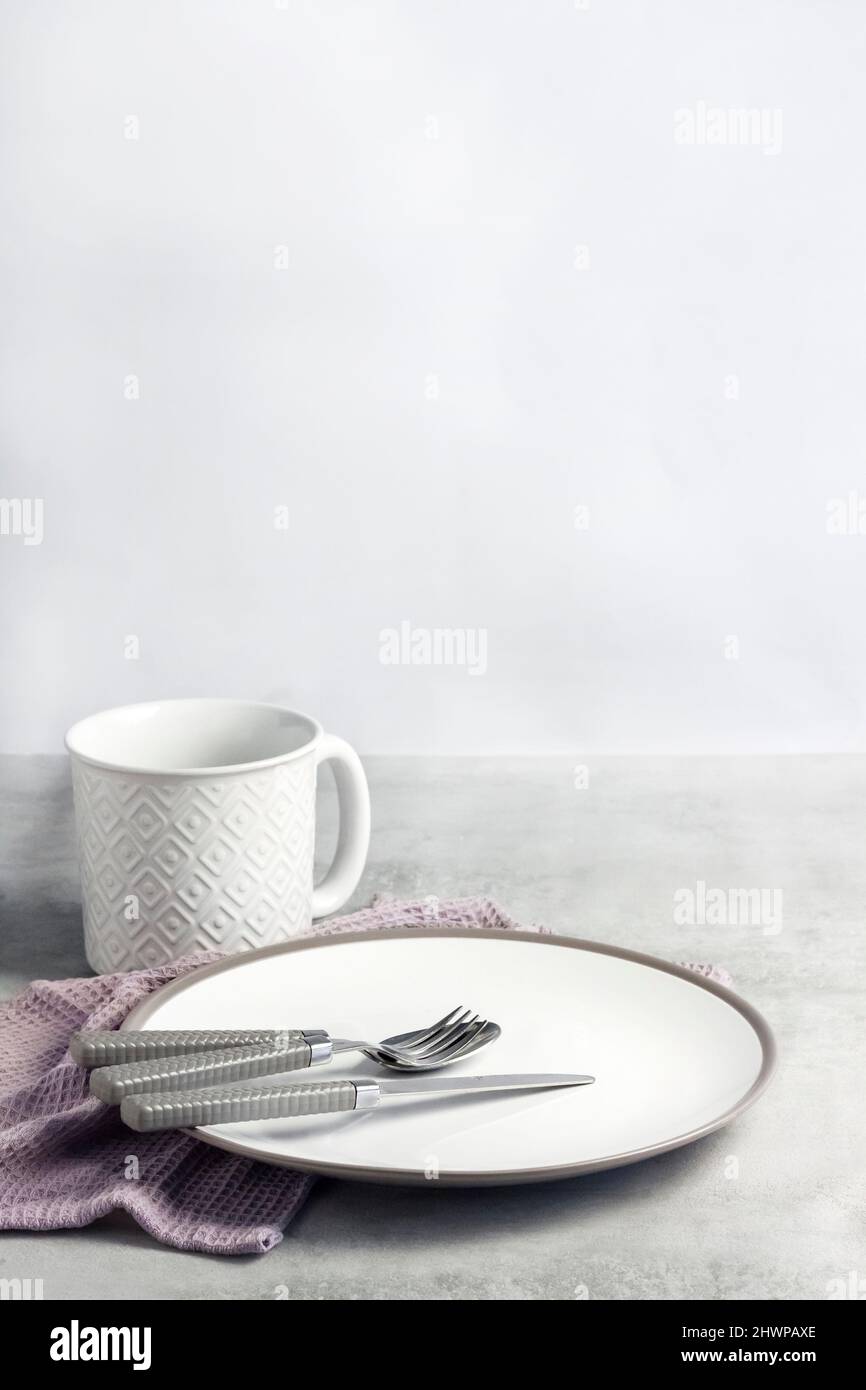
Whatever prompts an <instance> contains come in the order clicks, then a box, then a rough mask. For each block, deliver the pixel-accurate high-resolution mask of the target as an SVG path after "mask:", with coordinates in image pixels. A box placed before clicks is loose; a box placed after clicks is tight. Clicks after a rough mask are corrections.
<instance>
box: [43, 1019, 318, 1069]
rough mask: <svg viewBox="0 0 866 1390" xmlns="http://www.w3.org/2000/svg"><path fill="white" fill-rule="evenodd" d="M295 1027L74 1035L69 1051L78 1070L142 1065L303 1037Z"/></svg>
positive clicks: (273, 1043)
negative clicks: (282, 1028)
mask: <svg viewBox="0 0 866 1390" xmlns="http://www.w3.org/2000/svg"><path fill="white" fill-rule="evenodd" d="M303 1036H304V1035H303V1032H302V1031H301V1030H300V1029H298V1028H291V1029H285V1030H282V1031H281V1030H279V1029H276V1028H233V1029H226V1028H213V1029H211V1028H196V1029H186V1030H182V1029H181V1030H175V1029H172V1030H170V1031H169V1032H165V1031H160V1030H159V1029H158V1028H155V1029H154V1030H153V1031H152V1032H148V1031H146V1030H145V1031H144V1032H139V1033H136V1032H133V1031H130V1032H128V1033H119V1032H105V1033H88V1032H83V1033H73V1035H72V1039H71V1041H70V1043H69V1051H70V1052H71V1053H72V1059H73V1061H75V1062H77V1063H78V1065H79V1066H81V1067H111V1066H114V1065H115V1064H116V1063H120V1062H144V1061H150V1060H152V1059H153V1058H155V1057H187V1056H189V1054H190V1053H193V1052H213V1051H215V1050H216V1049H217V1048H218V1047H252V1046H259V1047H261V1046H262V1044H265V1045H267V1044H270V1046H272V1047H277V1046H279V1045H280V1044H282V1043H283V1042H289V1041H291V1042H297V1041H298V1039H299V1038H303Z"/></svg>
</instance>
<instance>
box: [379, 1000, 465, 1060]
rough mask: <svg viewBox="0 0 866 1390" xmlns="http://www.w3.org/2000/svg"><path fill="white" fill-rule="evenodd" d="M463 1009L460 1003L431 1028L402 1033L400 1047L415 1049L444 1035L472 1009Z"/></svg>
mask: <svg viewBox="0 0 866 1390" xmlns="http://www.w3.org/2000/svg"><path fill="white" fill-rule="evenodd" d="M461 1009H462V1005H458V1006H457V1008H456V1009H452V1010H451V1012H450V1014H446V1015H445V1017H444V1018H440V1019H439V1021H438V1022H437V1023H433V1024H431V1026H430V1027H429V1028H418V1029H417V1030H416V1031H415V1032H414V1033H404V1034H402V1036H401V1038H400V1047H401V1048H409V1049H410V1050H411V1051H414V1050H415V1049H416V1048H419V1047H423V1046H424V1045H425V1044H426V1043H428V1042H430V1041H431V1040H432V1039H434V1038H438V1037H442V1036H444V1034H445V1033H447V1032H448V1031H449V1029H451V1028H453V1027H455V1026H456V1025H457V1024H459V1023H460V1021H461V1020H462V1019H465V1018H467V1017H468V1015H469V1012H470V1011H469V1010H468V1009H466V1010H464V1011H463V1012H462V1013H461ZM393 1045H394V1044H392V1046H393Z"/></svg>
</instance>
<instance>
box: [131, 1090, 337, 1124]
mask: <svg viewBox="0 0 866 1390" xmlns="http://www.w3.org/2000/svg"><path fill="white" fill-rule="evenodd" d="M356 1099H357V1092H356V1090H355V1087H354V1085H353V1084H352V1082H351V1081H319V1082H315V1081H311V1082H309V1083H307V1084H304V1085H300V1086H244V1087H242V1088H240V1089H238V1090H230V1089H226V1088H223V1087H215V1088H214V1089H213V1090H210V1091H179V1092H177V1093H176V1094H175V1093H173V1092H169V1093H168V1094H166V1093H165V1092H161V1093H158V1094H156V1095H148V1096H127V1097H126V1099H125V1100H123V1101H122V1102H121V1106H120V1118H121V1119H122V1120H123V1122H124V1124H127V1125H129V1127H130V1129H136V1130H138V1131H139V1132H140V1133H149V1132H151V1131H153V1130H158V1129H189V1128H191V1127H192V1126H194V1125H235V1124H241V1123H243V1122H244V1121H245V1120H280V1119H285V1118H288V1117H290V1116H295V1115H332V1114H336V1113H337V1111H340V1110H354V1109H355V1101H356Z"/></svg>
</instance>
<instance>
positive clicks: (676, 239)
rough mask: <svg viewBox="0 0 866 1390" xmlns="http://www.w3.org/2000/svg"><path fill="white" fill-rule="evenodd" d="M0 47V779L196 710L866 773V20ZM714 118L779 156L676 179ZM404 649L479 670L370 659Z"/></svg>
mask: <svg viewBox="0 0 866 1390" xmlns="http://www.w3.org/2000/svg"><path fill="white" fill-rule="evenodd" d="M0 14H2V18H0V51H2V54H3V57H2V70H3V82H2V86H0V103H2V110H0V129H2V153H0V189H2V196H3V201H4V204H5V206H4V211H3V216H2V220H0V250H2V302H3V315H2V317H3V325H2V415H0V421H2V475H0V495H2V496H3V497H4V498H6V499H27V498H41V499H42V500H43V503H44V535H43V537H42V543H41V544H39V545H26V544H25V543H24V542H25V539H26V537H25V536H23V535H22V534H20V529H19V533H18V534H16V533H15V532H16V525H15V518H14V514H13V513H12V512H9V513H8V516H9V518H10V520H9V521H8V524H7V526H6V530H7V531H8V532H9V534H5V535H2V536H0V583H2V637H0V641H2V653H3V670H4V677H3V681H2V684H0V746H2V748H4V749H6V750H11V751H32V750H40V749H54V748H57V747H59V743H60V739H61V735H62V731H63V729H64V728H65V726H66V725H67V724H68V723H69V722H71V721H72V719H74V718H76V717H78V716H79V715H81V714H83V713H85V712H88V711H90V710H92V709H96V708H100V707H103V706H105V705H109V704H114V703H118V702H125V701H129V700H136V699H143V698H151V697H154V696H157V695H163V694H167V695H179V694H184V693H190V694H193V693H195V694H201V693H213V694H243V695H250V696H253V697H256V698H261V699H274V700H286V701H289V702H291V703H293V704H296V705H298V706H300V707H301V708H304V709H309V710H310V711H311V712H313V713H316V714H318V715H319V717H320V718H321V719H322V720H323V721H324V722H326V723H327V724H328V726H329V727H331V728H332V729H333V730H334V731H335V732H339V733H342V734H344V735H345V736H346V737H348V738H350V739H352V740H353V741H354V742H355V743H356V744H357V746H358V747H359V748H360V749H361V750H362V751H397V750H399V751H416V750H417V751H443V752H466V751H482V752H496V751H501V750H511V751H516V752H522V751H554V750H555V751H559V752H561V751H565V752H571V751H574V752H575V753H580V752H582V751H593V750H595V751H604V750H607V751H634V750H648V751H654V750H675V751H692V750H698V749H703V750H708V751H733V750H742V751H755V750H773V751H789V750H800V749H820V750H823V749H849V748H862V747H863V746H864V734H866V729H864V719H863V698H864V690H866V643H864V641H863V625H862V594H863V576H864V566H866V535H861V534H859V520H858V518H857V516H856V506H857V505H858V503H859V496H860V494H859V493H858V491H857V490H858V489H860V490H861V491H862V494H863V496H864V497H866V414H864V399H863V383H864V367H866V351H864V348H866V184H864V181H863V177H862V171H863V163H864V145H866V83H864V81H863V75H864V63H866V11H864V9H863V7H862V6H861V5H860V4H858V3H856V0H848V2H847V3H842V2H841V0H821V3H812V4H805V3H792V0H777V2H776V3H774V2H773V0H748V2H746V0H741V2H740V3H736V2H734V3H731V4H727V5H716V4H707V3H695V0H657V2H656V3H637V2H636V0H591V6H586V5H585V4H581V3H578V4H577V5H575V3H574V0H505V2H504V0H436V3H434V4H416V3H410V0H401V2H400V3H397V2H396V0H379V3H376V4H374V5H356V4H348V3H347V4H336V3H331V2H330V0H319V2H318V3H312V2H311V3H307V4H305V3H295V0H287V3H286V4H285V5H282V3H281V0H278V3H277V4H274V3H273V2H272V0H252V2H251V0H245V2H244V3H241V0H237V3H232V4H229V3H218V2H216V0H208V2H207V3H206V0H183V3H177V0H148V3H147V4H140V5H131V4H118V3H117V0H91V2H90V3H88V0H75V3H72V0H57V2H56V3H51V4H41V5H33V4H31V3H28V0H4V4H3V6H2V12H0ZM701 103H705V104H706V106H707V107H709V108H713V107H717V108H720V109H721V110H722V112H723V113H728V112H730V111H733V110H736V109H738V108H753V109H755V110H763V111H764V112H765V113H766V123H765V125H764V126H763V127H761V126H760V125H758V126H756V127H755V129H754V130H753V131H752V132H751V137H750V138H751V143H750V142H749V140H748V139H747V140H746V142H745V143H743V142H742V141H740V137H739V135H738V130H739V127H738V126H737V125H736V122H735V118H731V119H732V120H733V121H734V124H732V125H731V124H729V125H727V126H725V125H724V122H723V123H722V129H723V130H724V131H726V132H728V133H730V134H731V136H732V138H733V139H734V141H735V143H733V144H727V145H725V146H720V145H718V144H713V145H709V144H699V143H692V144H688V143H678V138H677V137H678V135H679V137H680V140H682V139H683V138H684V137H683V131H684V129H685V131H686V136H685V138H688V123H687V121H686V124H685V126H684V124H683V121H684V118H683V117H682V116H680V117H679V118H678V117H677V116H676V115H675V113H676V112H678V111H680V112H682V111H683V110H685V111H686V112H690V113H692V116H693V117H694V120H695V121H696V122H697V123H698V124H699V123H700V121H701V120H702V119H704V118H703V117H702V116H701V112H702V111H703V110H704V108H703V107H701V105H700V104H701ZM726 119H727V117H726ZM779 121H781V125H780V126H779V125H778V122H779ZM695 129H696V132H697V126H696V127H695ZM762 131H763V133H762ZM779 135H781V140H780V139H779ZM136 136H137V138H130V137H136ZM695 138H696V139H697V138H699V135H698V133H696V136H695ZM779 146H781V147H779ZM131 377H135V378H136V379H137V386H138V391H139V397H138V399H128V396H129V395H130V393H131V392H133V393H134V384H133V386H132V387H131V386H130V383H129V379H130V378H131ZM851 492H853V493H854V494H855V497H854V507H855V513H852V515H853V516H854V521H853V524H852V523H851V522H850V521H848V522H846V521H845V520H842V521H841V522H840V521H839V518H836V521H835V523H834V522H833V521H832V520H831V517H832V516H833V515H835V514H830V516H828V510H827V506H828V502H832V499H836V498H840V499H841V498H847V496H848V494H849V493H851ZM280 507H285V508H287V512H286V513H285V515H286V516H287V518H288V525H287V529H285V530H281V529H278V528H277V527H275V525H274V521H275V517H279V516H281V515H282V514H281V513H278V512H277V511H276V509H278V508H280ZM577 508H588V513H584V512H579V511H578V512H576V509H577ZM828 520H831V530H830V531H828ZM576 522H577V525H576V524H575V523H576ZM834 524H835V525H836V529H837V530H838V529H840V526H841V529H842V530H843V531H844V530H845V529H846V527H847V532H848V533H847V534H835V533H833V530H832V526H833V525H834ZM584 525H585V529H581V526H584ZM864 529H866V521H864ZM402 620H408V621H409V622H411V623H412V624H413V626H414V627H421V628H428V629H434V628H449V629H451V628H460V629H470V630H473V631H474V630H477V629H484V630H485V631H486V634H487V669H486V673H485V674H483V675H472V674H470V672H469V671H468V670H467V669H466V668H465V667H453V668H443V667H435V666H433V667H431V666H426V667H416V666H385V665H382V664H381V662H380V632H381V630H382V629H384V628H390V627H396V626H397V625H398V624H399V623H400V622H401V621H402ZM129 637H134V638H136V639H137V640H138V643H139V654H138V657H137V659H129V653H130V651H132V652H134V651H135V647H134V645H133V646H132V647H130V645H129V644H128V643H127V639H128V638H129ZM730 639H736V641H732V640H730Z"/></svg>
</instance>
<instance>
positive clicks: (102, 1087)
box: [90, 1038, 313, 1105]
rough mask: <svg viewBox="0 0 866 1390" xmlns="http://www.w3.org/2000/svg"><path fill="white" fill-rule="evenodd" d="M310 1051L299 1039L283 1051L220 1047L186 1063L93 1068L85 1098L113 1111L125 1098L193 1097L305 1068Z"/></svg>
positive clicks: (179, 1060)
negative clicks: (163, 1094) (153, 1095)
mask: <svg viewBox="0 0 866 1390" xmlns="http://www.w3.org/2000/svg"><path fill="white" fill-rule="evenodd" d="M312 1058H313V1050H312V1048H311V1047H310V1044H309V1043H308V1042H305V1041H304V1040H303V1038H300V1039H299V1040H298V1041H297V1042H287V1043H286V1044H285V1045H284V1046H283V1047H274V1046H273V1044H272V1043H269V1044H264V1045H262V1046H260V1047H226V1048H223V1049H222V1050H221V1051H218V1052H192V1053H190V1055H189V1056H188V1057H163V1058H156V1059H154V1060H153V1061H146V1062H129V1063H127V1064H126V1065H125V1066H119V1067H98V1068H97V1070H96V1071H92V1072H91V1073H90V1093H91V1095H94V1096H97V1097H98V1099H99V1100H103V1101H105V1103H106V1105H119V1104H120V1102H121V1101H122V1100H123V1099H124V1097H125V1096H134V1095H146V1094H149V1093H152V1092H155V1091H195V1090H200V1089H201V1087H202V1086H227V1085H229V1083H230V1082H234V1081H252V1080H254V1079H255V1077H257V1076H275V1075H277V1074H278V1073H279V1072H283V1071H300V1070H301V1069H302V1068H303V1067H308V1066H309V1065H310V1063H311V1061H312Z"/></svg>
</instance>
